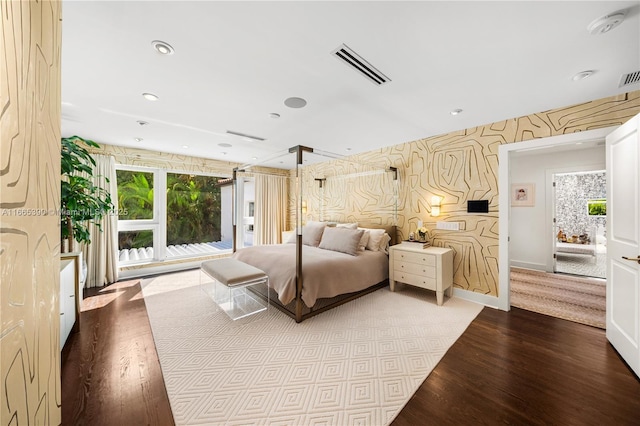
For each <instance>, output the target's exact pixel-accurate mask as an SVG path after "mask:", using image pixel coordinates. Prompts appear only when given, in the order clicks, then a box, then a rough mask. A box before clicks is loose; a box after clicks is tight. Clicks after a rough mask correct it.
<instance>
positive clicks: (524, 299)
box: [510, 268, 607, 328]
mask: <svg viewBox="0 0 640 426" xmlns="http://www.w3.org/2000/svg"><path fill="white" fill-rule="evenodd" d="M606 284H607V282H606V280H604V279H599V278H587V277H575V276H570V275H563V274H553V273H547V272H543V271H535V270H531V269H522V268H511V277H510V299H511V306H516V307H519V308H522V309H526V310H529V311H533V312H538V313H540V314H545V315H549V316H553V317H557V318H562V319H566V320H569V321H573V322H578V323H580V324H586V325H591V326H594V327H598V328H605V327H606V324H605V320H606V318H605V309H606Z"/></svg>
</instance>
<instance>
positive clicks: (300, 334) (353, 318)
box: [142, 271, 482, 426]
mask: <svg viewBox="0 0 640 426" xmlns="http://www.w3.org/2000/svg"><path fill="white" fill-rule="evenodd" d="M203 276H204V275H203ZM199 280H200V272H199V271H187V272H182V273H177V274H168V275H164V276H159V277H155V278H150V279H145V280H143V281H142V286H143V294H144V298H145V302H146V306H147V312H148V314H149V321H150V323H151V328H152V330H153V335H154V340H155V344H156V348H157V351H158V356H159V358H160V364H161V366H162V372H163V375H164V380H165V384H166V387H167V392H168V395H169V400H170V402H171V408H172V410H173V415H174V420H175V422H176V424H177V425H190V424H191V425H192V424H200V425H204V424H206V425H223V424H224V425H285V424H286V425H311V424H328V425H356V424H362V425H376V426H378V425H386V424H389V423H390V422H391V421H392V420H393V419H394V418H395V417H396V415H397V414H398V413H399V412H400V410H401V409H402V408H403V407H404V406H405V404H406V403H407V402H408V400H409V398H411V396H412V395H413V394H414V393H415V391H416V390H417V388H418V387H419V386H420V384H421V383H422V382H423V381H424V380H425V379H426V377H427V376H428V375H429V373H430V372H431V371H432V370H433V368H434V367H435V366H436V364H437V363H438V361H440V359H441V358H442V357H443V356H444V354H445V352H446V351H447V350H448V349H449V347H450V346H451V345H452V344H453V343H454V342H455V341H456V339H457V338H458V337H459V336H460V335H461V334H462V333H463V332H464V330H465V329H466V328H467V327H468V326H469V324H470V323H471V321H472V320H473V319H474V318H475V317H476V316H477V315H478V313H479V312H480V311H481V310H482V306H480V305H477V304H474V303H471V302H467V301H464V300H461V299H458V298H455V297H454V298H451V299H445V303H444V305H443V306H437V305H436V302H435V294H434V293H433V292H429V291H425V290H420V289H414V288H412V287H410V286H400V288H399V289H397V291H396V292H394V293H392V292H390V291H389V290H388V288H383V289H381V290H378V291H375V292H373V293H371V294H368V295H366V296H363V297H361V298H359V299H356V300H354V301H352V302H349V303H347V304H345V305H342V306H339V307H337V308H335V309H332V310H330V311H327V312H324V313H322V314H319V315H317V316H315V317H312V318H310V319H307V320H305V321H303V322H302V323H300V324H297V323H296V322H295V321H294V320H292V319H291V318H289V317H288V316H286V315H284V314H282V313H281V312H280V311H278V310H277V309H275V308H273V307H272V308H270V309H268V310H267V311H264V312H262V313H258V314H255V315H254V316H255V318H251V316H250V317H247V318H245V319H242V320H238V321H235V322H234V321H232V320H230V319H229V317H228V316H227V315H226V314H225V313H224V311H221V310H220V309H219V308H218V307H217V305H216V304H215V303H214V301H213V300H212V299H211V298H210V297H209V296H208V295H207V294H206V293H205V292H204V291H203V290H202V289H201V288H200V286H199ZM434 403H435V402H434Z"/></svg>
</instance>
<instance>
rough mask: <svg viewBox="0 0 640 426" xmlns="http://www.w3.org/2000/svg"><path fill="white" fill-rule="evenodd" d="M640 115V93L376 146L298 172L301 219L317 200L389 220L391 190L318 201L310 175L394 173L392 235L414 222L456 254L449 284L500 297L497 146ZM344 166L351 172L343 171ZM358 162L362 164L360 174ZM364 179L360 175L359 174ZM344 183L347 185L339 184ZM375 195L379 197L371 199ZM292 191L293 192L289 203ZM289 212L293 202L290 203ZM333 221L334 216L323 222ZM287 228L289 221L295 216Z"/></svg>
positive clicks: (348, 216) (348, 191) (403, 233)
mask: <svg viewBox="0 0 640 426" xmlns="http://www.w3.org/2000/svg"><path fill="white" fill-rule="evenodd" d="M639 112H640V91H635V92H631V93H624V94H621V95H618V96H613V97H609V98H605V99H600V100H595V101H591V102H586V103H583V104H579V105H573V106H569V107H565V108H558V109H554V110H550V111H546V112H541V113H537V114H532V115H528V116H525V117H519V118H514V119H510V120H505V121H501V122H497V123H491V124H487V125H485V126H479V127H474V128H470V129H465V130H461V131H458V132H452V133H447V134H444V135H439V136H434V137H430V138H426V139H421V140H418V141H414V142H409V143H404V144H400V145H395V146H391V147H387V148H382V149H379V150H375V151H370V152H367V153H363V154H359V155H354V156H351V157H349V160H350V161H345V160H334V161H331V162H328V163H326V164H319V165H311V166H307V167H305V168H304V173H303V188H302V193H303V200H305V201H306V202H307V205H308V212H307V217H306V218H307V219H315V220H317V219H319V218H321V217H322V214H323V212H322V211H321V210H320V209H319V208H318V202H317V201H314V200H316V199H318V198H319V197H322V196H323V197H324V198H325V199H326V198H329V199H331V203H332V204H333V205H339V206H341V207H344V212H343V213H342V214H341V215H340V217H338V219H342V220H345V221H364V222H388V215H387V214H388V211H389V208H388V206H384V205H379V206H372V201H374V202H379V203H388V202H390V200H391V199H393V197H389V195H390V194H389V191H391V189H389V188H391V186H390V185H389V184H388V183H380V182H379V179H380V178H377V179H378V180H376V179H372V178H371V177H367V178H366V179H365V180H363V182H366V184H364V183H359V184H356V185H351V186H344V187H341V188H337V189H336V190H335V191H333V192H332V193H331V194H327V193H324V194H323V195H322V196H321V195H320V193H319V190H318V183H317V181H315V180H314V179H315V178H322V177H326V176H341V175H344V174H346V173H352V174H355V173H357V171H358V170H370V169H372V168H375V167H377V168H378V169H383V168H388V167H396V168H397V169H398V175H399V184H398V197H397V203H398V207H397V209H398V216H397V226H398V237H399V238H401V239H406V238H407V237H408V235H409V233H410V232H415V230H416V228H417V225H418V221H423V222H424V224H425V225H426V226H427V227H428V228H429V236H430V238H431V240H432V243H433V244H434V245H436V246H440V247H449V248H451V249H452V250H453V251H454V285H455V287H457V288H462V289H465V290H469V291H473V292H478V293H481V294H486V295H492V296H497V295H498V235H499V229H498V212H499V208H500V206H499V205H498V148H499V146H500V145H502V144H507V143H514V142H521V141H525V140H530V139H539V138H545V137H549V136H556V135H561V134H567V133H574V132H582V131H587V130H592V129H596V128H603V127H609V126H616V125H620V124H622V123H624V122H625V121H627V120H629V119H630V118H631V117H633V116H634V115H636V114H638V113H639ZM347 163H348V164H350V165H351V166H350V167H351V168H350V169H349V167H347V166H345V164H347ZM356 164H363V165H367V166H366V167H364V168H363V169H362V168H361V169H358V167H359V166H356ZM363 174H365V173H363ZM343 181H344V182H347V180H344V179H343ZM375 191H378V192H379V194H377V195H376V196H372V193H374V192H375ZM433 196H439V197H441V199H442V206H441V214H440V216H438V217H437V218H434V217H431V216H430V213H431V198H432V197H433ZM293 197H295V192H292V198H293ZM468 200H488V201H489V213H485V214H471V213H467V201H468ZM291 206H292V212H293V208H294V206H295V202H292V203H291ZM323 219H325V220H327V219H332V220H334V219H335V218H333V217H329V218H327V217H324V218H323ZM436 220H438V221H448V222H459V223H460V225H461V230H460V231H447V230H436V229H435V226H436V223H435V222H436ZM291 223H295V221H294V220H293V213H292V219H291Z"/></svg>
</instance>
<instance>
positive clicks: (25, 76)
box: [0, 0, 62, 425]
mask: <svg viewBox="0 0 640 426" xmlns="http://www.w3.org/2000/svg"><path fill="white" fill-rule="evenodd" d="M1 13H2V17H1V19H2V50H1V52H2V55H1V56H2V65H0V84H1V87H2V89H0V90H1V92H0V93H1V96H2V97H1V99H2V109H0V111H2V112H1V113H0V114H1V115H0V128H1V132H0V136H1V139H2V144H1V153H0V163H1V164H0V210H1V212H2V215H1V216H0V221H1V223H0V263H1V264H2V270H1V272H0V282H1V283H2V284H1V289H0V291H1V293H0V294H1V297H0V317H1V319H2V329H1V330H0V346H1V347H2V351H1V355H0V356H1V358H0V387H1V388H2V391H1V397H0V406H1V407H0V424H2V425H26V424H33V425H50V424H53V425H57V424H60V421H61V419H60V404H61V398H60V337H59V336H60V316H59V301H58V299H59V282H60V272H59V264H60V260H59V249H60V229H59V223H60V222H59V221H60V218H59V216H58V212H57V209H58V208H59V206H60V107H61V105H60V41H61V29H62V27H61V22H60V18H61V3H60V2H55V1H51V2H50V1H40V2H35V1H29V2H26V1H25V2H22V1H8V0H3V1H2V3H1Z"/></svg>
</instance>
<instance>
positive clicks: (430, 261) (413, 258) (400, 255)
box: [396, 250, 436, 266]
mask: <svg viewBox="0 0 640 426" xmlns="http://www.w3.org/2000/svg"><path fill="white" fill-rule="evenodd" d="M396 260H399V261H405V262H411V263H419V264H421V265H428V266H435V264H436V257H435V256H433V255H430V254H427V253H415V252H409V251H400V250H398V251H397V252H396Z"/></svg>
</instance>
